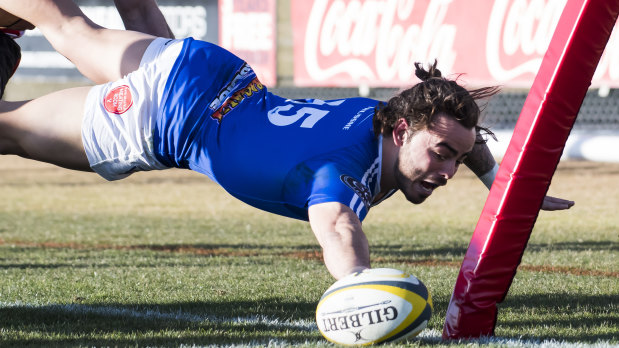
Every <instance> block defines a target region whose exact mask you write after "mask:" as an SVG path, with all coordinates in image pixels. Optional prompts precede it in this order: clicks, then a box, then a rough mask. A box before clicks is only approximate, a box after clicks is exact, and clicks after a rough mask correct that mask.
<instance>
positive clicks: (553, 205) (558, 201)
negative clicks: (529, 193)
mask: <svg viewBox="0 0 619 348" xmlns="http://www.w3.org/2000/svg"><path fill="white" fill-rule="evenodd" d="M573 205H574V201H568V200H567V199H562V198H555V197H550V196H546V197H544V202H543V203H542V210H546V211H554V210H566V209H570V208H571V207H572V206H573Z"/></svg>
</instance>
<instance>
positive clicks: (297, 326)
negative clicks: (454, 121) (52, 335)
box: [0, 301, 619, 348]
mask: <svg viewBox="0 0 619 348" xmlns="http://www.w3.org/2000/svg"><path fill="white" fill-rule="evenodd" d="M0 308H29V309H39V310H41V311H45V312H54V313H70V314H78V315H79V314H81V315H87V314H91V315H92V314H95V315H101V316H109V317H124V318H137V319H144V320H179V321H185V322H192V323H202V322H205V323H226V324H230V323H232V324H240V325H257V324H258V325H265V326H267V327H272V328H274V329H293V330H303V331H317V330H318V328H317V326H316V323H315V322H314V321H313V320H311V321H310V320H280V319H278V318H270V317H267V316H259V315H256V316H248V317H218V316H214V315H197V314H190V313H185V312H182V311H180V310H179V311H176V312H161V311H159V310H153V309H145V310H137V309H129V308H120V307H114V306H89V305H81V304H27V303H22V302H14V303H7V302H1V301H0ZM441 337H442V332H441V331H439V330H437V329H426V330H423V331H422V332H421V333H420V334H419V335H418V336H417V337H416V338H414V339H413V341H419V342H420V343H429V344H433V345H436V344H441V343H443V344H445V343H447V344H448V342H442V339H441ZM323 343H324V344H323ZM451 343H453V344H466V345H467V346H469V347H475V346H477V347H479V346H484V345H490V346H493V347H495V346H500V347H506V348H528V347H532V348H619V345H617V344H614V343H610V342H608V341H600V342H596V343H573V342H561V341H555V340H544V341H541V340H532V339H515V338H501V337H487V338H481V339H476V340H467V341H453V342H451ZM293 345H294V346H306V345H307V346H312V347H315V346H323V345H324V346H329V347H332V346H333V345H332V344H331V343H328V342H327V341H326V340H325V341H324V342H322V343H321V342H306V343H305V344H303V343H301V344H299V343H298V342H289V341H286V340H277V339H273V340H270V341H269V342H268V344H267V345H265V343H264V342H258V341H256V342H249V343H247V344H242V345H239V344H236V345H228V346H225V345H224V346H222V345H217V346H196V345H184V344H181V345H180V347H183V348H198V347H265V346H267V347H289V346H293Z"/></svg>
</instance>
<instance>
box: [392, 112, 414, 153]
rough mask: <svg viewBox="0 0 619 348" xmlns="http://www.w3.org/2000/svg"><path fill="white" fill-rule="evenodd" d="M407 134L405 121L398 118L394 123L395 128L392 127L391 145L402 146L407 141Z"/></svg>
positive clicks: (407, 129)
mask: <svg viewBox="0 0 619 348" xmlns="http://www.w3.org/2000/svg"><path fill="white" fill-rule="evenodd" d="M409 132H410V130H409V127H408V122H406V119H404V118H399V119H398V120H397V121H396V123H395V127H393V131H392V136H393V143H394V144H395V145H396V146H402V145H404V143H405V142H406V141H407V140H408V136H409V135H410V133H409Z"/></svg>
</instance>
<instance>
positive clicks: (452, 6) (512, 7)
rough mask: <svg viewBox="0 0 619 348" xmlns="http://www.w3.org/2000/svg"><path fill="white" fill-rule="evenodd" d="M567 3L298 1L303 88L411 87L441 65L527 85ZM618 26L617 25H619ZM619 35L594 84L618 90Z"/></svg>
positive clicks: (479, 81)
mask: <svg viewBox="0 0 619 348" xmlns="http://www.w3.org/2000/svg"><path fill="white" fill-rule="evenodd" d="M565 3H566V0H495V1H488V0H365V1H360V0H315V1H308V0H292V3H291V19H292V20H291V22H292V26H293V34H294V62H295V65H294V81H295V84H296V85H298V86H358V85H368V86H384V87H399V86H407V85H410V84H411V83H414V82H415V81H416V78H415V76H414V66H413V64H414V63H415V62H423V63H429V62H433V61H434V59H437V60H438V68H439V69H440V70H441V71H442V72H443V75H447V76H449V75H452V74H463V75H462V76H461V77H460V78H461V79H462V80H463V81H465V82H466V83H467V84H469V85H497V84H499V85H502V86H504V87H515V88H528V87H530V86H531V84H532V82H533V79H534V78H535V75H536V73H537V70H538V69H539V66H540V64H541V61H542V57H543V56H544V54H545V53H546V49H547V47H548V44H549V43H550V39H551V37H552V34H553V33H554V28H555V27H556V24H557V22H558V20H559V18H560V16H561V13H562V11H563V8H564V7H565ZM616 26H617V25H615V27H616ZM617 31H618V30H615V31H614V33H613V35H612V36H611V38H610V41H609V43H608V45H607V46H606V52H605V54H604V56H603V57H602V60H601V62H600V64H599V65H598V69H597V71H596V74H595V76H594V80H593V85H594V86H605V87H619V33H617Z"/></svg>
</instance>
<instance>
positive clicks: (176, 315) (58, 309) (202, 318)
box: [0, 302, 318, 331]
mask: <svg viewBox="0 0 619 348" xmlns="http://www.w3.org/2000/svg"><path fill="white" fill-rule="evenodd" d="M12 307H20V308H30V309H39V310H41V311H45V312H55V313H71V314H78V315H87V314H95V315H101V316H108V317H123V318H137V319H144V320H178V321H186V322H192V323H202V322H205V323H226V324H230V323H233V324H241V325H244V324H248V325H265V326H268V327H274V328H279V329H295V330H303V331H315V330H318V327H317V326H316V323H315V322H314V321H308V320H280V319H277V318H269V317H267V316H262V315H255V316H248V317H218V316H214V315H198V314H191V313H186V312H183V311H181V310H178V311H176V312H161V311H159V310H156V309H144V310H138V309H130V308H121V307H114V306H89V305H81V304H43V305H36V304H26V303H21V302H16V303H6V302H0V308H12Z"/></svg>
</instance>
